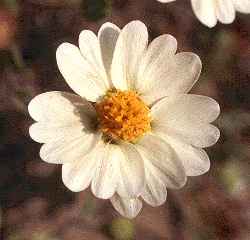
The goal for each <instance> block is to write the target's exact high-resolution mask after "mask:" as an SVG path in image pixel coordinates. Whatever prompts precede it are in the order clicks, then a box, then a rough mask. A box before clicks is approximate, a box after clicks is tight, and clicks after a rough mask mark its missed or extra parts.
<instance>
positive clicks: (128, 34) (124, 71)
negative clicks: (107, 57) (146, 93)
mask: <svg viewBox="0 0 250 240" xmlns="http://www.w3.org/2000/svg"><path fill="white" fill-rule="evenodd" d="M147 44H148V31H147V27H146V26H145V25H144V24H143V23H142V22H140V21H132V22H130V23H128V24H127V25H126V26H125V27H124V28H123V29H122V31H121V33H120V35H119V37H118V40H117V43H116V47H115V51H114V57H113V61H112V65H111V76H112V82H113V85H114V86H115V87H116V88H117V89H120V90H126V89H128V88H133V87H134V86H133V85H134V81H135V80H136V75H137V71H138V66H139V61H140V60H141V57H142V54H143V53H144V51H145V49H146V47H147Z"/></svg>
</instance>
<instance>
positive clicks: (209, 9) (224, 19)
mask: <svg viewBox="0 0 250 240" xmlns="http://www.w3.org/2000/svg"><path fill="white" fill-rule="evenodd" d="M158 1H159V2H163V3H167V2H172V1H175V0H158ZM191 4H192V8H193V11H194V13H195V15H196V17H197V18H198V19H199V20H200V21H201V22H202V23H203V24H204V25H206V26H208V27H214V26H215V25H216V24H217V21H219V22H221V23H225V24H229V23H232V22H233V21H234V19H235V12H236V11H238V12H241V13H250V0H191Z"/></svg>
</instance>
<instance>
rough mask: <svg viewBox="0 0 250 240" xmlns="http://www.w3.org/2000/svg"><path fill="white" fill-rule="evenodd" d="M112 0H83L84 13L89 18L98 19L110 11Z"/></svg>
mask: <svg viewBox="0 0 250 240" xmlns="http://www.w3.org/2000/svg"><path fill="white" fill-rule="evenodd" d="M111 5H112V0H84V1H83V11H84V15H85V16H86V17H87V18H88V19H89V20H93V21H95V20H98V19H100V18H103V17H105V16H106V15H109V14H110V13H111Z"/></svg>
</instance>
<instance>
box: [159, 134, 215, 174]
mask: <svg viewBox="0 0 250 240" xmlns="http://www.w3.org/2000/svg"><path fill="white" fill-rule="evenodd" d="M162 137H163V138H164V139H165V141H166V142H167V143H169V144H170V145H171V147H172V148H173V149H174V150H175V152H176V154H177V155H178V157H179V159H180V160H181V161H182V165H183V166H184V168H185V172H186V174H187V176H198V175H201V174H204V173H206V172H207V171H208V170H209V168H210V160H209V157H208V155H207V153H206V152H205V151H204V150H203V149H199V148H195V147H193V146H191V145H190V144H187V143H185V142H183V141H181V140H180V139H177V138H174V137H171V136H168V135H164V136H162Z"/></svg>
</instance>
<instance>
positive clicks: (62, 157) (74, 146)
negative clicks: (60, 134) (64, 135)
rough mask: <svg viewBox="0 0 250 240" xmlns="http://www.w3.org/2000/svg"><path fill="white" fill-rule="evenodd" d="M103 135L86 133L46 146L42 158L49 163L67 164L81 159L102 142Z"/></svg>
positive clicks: (42, 151) (41, 150)
mask: <svg viewBox="0 0 250 240" xmlns="http://www.w3.org/2000/svg"><path fill="white" fill-rule="evenodd" d="M100 138H101V134H99V133H96V134H95V133H86V134H82V135H81V136H80V137H76V138H75V139H73V138H72V139H60V140H58V141H51V142H48V143H46V144H44V145H43V146H42V147H41V149H40V157H41V158H42V159H43V160H44V161H45V162H48V163H57V164H60V163H66V162H71V161H75V160H77V159H81V158H82V157H83V156H84V155H85V154H87V153H89V152H90V151H91V150H93V148H94V147H95V146H96V145H97V143H98V142H99V141H100Z"/></svg>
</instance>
